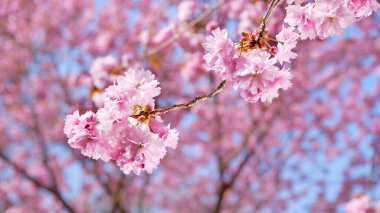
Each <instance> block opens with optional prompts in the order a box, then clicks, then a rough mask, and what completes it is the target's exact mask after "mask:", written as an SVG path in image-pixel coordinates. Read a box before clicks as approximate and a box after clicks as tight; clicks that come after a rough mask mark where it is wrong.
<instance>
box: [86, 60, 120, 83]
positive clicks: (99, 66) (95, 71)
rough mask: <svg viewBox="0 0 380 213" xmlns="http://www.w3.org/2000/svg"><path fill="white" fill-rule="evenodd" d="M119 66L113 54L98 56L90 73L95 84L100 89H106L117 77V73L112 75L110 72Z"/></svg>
mask: <svg viewBox="0 0 380 213" xmlns="http://www.w3.org/2000/svg"><path fill="white" fill-rule="evenodd" d="M118 66H119V64H118V62H117V60H116V59H115V58H114V57H113V56H112V55H107V56H105V57H99V58H96V59H95V60H94V62H93V63H92V65H91V68H90V75H91V78H92V79H93V81H94V85H95V86H96V87H97V88H98V89H104V88H105V87H107V86H108V85H110V84H112V83H113V81H114V80H115V79H116V77H115V75H110V74H109V72H110V70H112V69H116V68H117V67H118Z"/></svg>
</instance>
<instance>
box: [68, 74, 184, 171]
mask: <svg viewBox="0 0 380 213" xmlns="http://www.w3.org/2000/svg"><path fill="white" fill-rule="evenodd" d="M158 84H159V83H158V82H157V80H155V76H154V75H153V74H152V73H151V72H150V71H146V70H143V69H129V70H128V71H126V72H125V73H124V75H121V76H119V77H117V79H116V82H115V83H114V84H113V85H111V86H109V87H107V88H106V89H105V92H104V106H103V107H102V108H100V109H99V110H98V111H97V112H96V113H94V112H91V111H88V112H86V113H84V114H83V115H80V114H79V112H78V111H75V112H74V113H73V114H71V115H68V116H67V117H66V121H65V126H64V133H65V134H66V135H67V137H68V138H69V140H68V143H69V145H70V146H71V147H73V148H77V149H80V150H81V153H82V154H83V155H85V156H87V157H90V158H93V159H101V160H103V161H106V162H107V161H109V160H114V161H115V162H116V164H117V165H118V166H119V167H120V168H121V170H122V171H123V172H124V173H125V174H129V173H131V172H133V173H135V174H139V173H140V172H141V171H142V170H145V171H147V172H148V173H152V170H153V169H154V168H155V167H157V165H158V164H159V162H160V160H161V159H162V158H163V157H164V156H165V154H166V148H167V147H170V148H173V149H174V148H176V145H177V142H178V132H177V130H175V129H171V128H170V125H168V126H165V125H164V124H163V121H162V119H161V118H160V117H159V116H158V115H155V114H154V113H153V112H154V107H155V104H154V101H155V97H157V96H158V95H159V94H160V93H161V89H160V88H159V87H158Z"/></svg>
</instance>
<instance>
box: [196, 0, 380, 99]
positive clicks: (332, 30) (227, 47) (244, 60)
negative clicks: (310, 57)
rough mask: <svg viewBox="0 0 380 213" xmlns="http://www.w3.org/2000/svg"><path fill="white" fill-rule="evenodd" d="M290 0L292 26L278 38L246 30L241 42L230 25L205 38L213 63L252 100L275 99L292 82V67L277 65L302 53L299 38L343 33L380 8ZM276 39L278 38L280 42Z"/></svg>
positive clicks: (344, 0) (347, 1)
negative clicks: (229, 32)
mask: <svg viewBox="0 0 380 213" xmlns="http://www.w3.org/2000/svg"><path fill="white" fill-rule="evenodd" d="M287 2H288V4H291V5H289V6H288V7H287V8H286V17H285V20H284V22H285V23H286V24H287V25H288V26H284V27H283V29H282V31H281V32H280V33H279V34H278V35H277V36H276V39H273V38H270V37H269V36H268V34H269V33H268V32H267V31H266V30H265V29H263V28H261V29H260V30H255V31H253V32H252V33H246V32H244V33H242V36H243V38H242V39H241V40H240V42H238V43H237V45H236V47H235V46H234V43H233V42H232V41H231V39H229V38H228V36H227V31H226V30H220V29H219V28H218V29H215V30H214V31H213V32H212V35H209V36H207V37H206V38H205V42H204V43H203V47H204V48H205V50H206V53H205V55H204V59H205V61H206V66H207V68H208V69H209V70H214V71H216V72H218V73H219V74H221V76H222V78H223V79H224V80H228V81H232V82H233V83H234V87H235V89H238V90H239V91H240V94H241V96H242V97H244V99H245V100H246V101H249V102H257V101H259V100H261V101H263V102H264V101H269V102H271V101H272V99H273V98H275V97H277V96H278V91H279V89H283V90H287V89H288V88H289V87H290V86H291V83H290V79H291V74H290V72H289V70H288V69H284V68H282V69H280V68H279V67H278V66H277V65H276V64H277V63H278V64H280V65H283V63H284V62H290V60H291V59H295V58H296V57H297V54H296V53H294V52H292V50H293V49H294V48H295V47H296V46H297V40H298V39H307V38H310V39H314V38H316V37H319V38H321V39H325V38H327V37H329V36H333V35H337V34H340V33H341V32H342V31H343V29H344V28H346V27H348V26H350V25H351V24H353V23H354V22H355V21H356V20H357V19H359V18H361V17H363V16H369V15H371V14H372V13H373V12H374V11H375V10H377V9H379V8H380V4H379V3H378V2H377V1H376V0H317V1H315V2H314V3H307V4H305V5H303V4H304V3H305V2H306V1H304V0H296V1H294V0H288V1H287ZM263 26H265V25H263ZM270 41H274V42H276V43H277V47H274V46H272V45H271V44H270V43H269V42H270Z"/></svg>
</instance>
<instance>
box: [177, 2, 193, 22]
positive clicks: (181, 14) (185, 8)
mask: <svg viewBox="0 0 380 213" xmlns="http://www.w3.org/2000/svg"><path fill="white" fill-rule="evenodd" d="M195 9H196V2H195V1H194V0H186V1H181V3H179V5H178V19H179V20H180V21H186V20H188V19H189V18H190V17H191V16H192V15H193V14H194V11H195Z"/></svg>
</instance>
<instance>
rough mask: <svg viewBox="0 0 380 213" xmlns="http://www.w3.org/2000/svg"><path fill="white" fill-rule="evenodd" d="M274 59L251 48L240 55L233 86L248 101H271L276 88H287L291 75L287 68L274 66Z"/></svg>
mask: <svg viewBox="0 0 380 213" xmlns="http://www.w3.org/2000/svg"><path fill="white" fill-rule="evenodd" d="M275 63H276V59H274V58H270V54H269V53H267V52H265V51H262V50H253V51H251V52H248V53H245V54H244V55H242V57H241V58H240V60H239V61H238V62H237V72H236V74H235V77H234V81H235V84H234V88H235V89H238V90H240V93H241V96H242V97H243V98H244V99H245V100H246V101H249V102H257V101H258V100H261V101H263V102H265V101H268V102H271V101H272V99H273V98H275V97H277V96H278V90H279V89H284V90H287V89H288V88H289V87H290V86H291V83H290V78H291V75H290V73H289V71H288V70H280V69H279V68H278V67H277V66H274V64H275Z"/></svg>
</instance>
